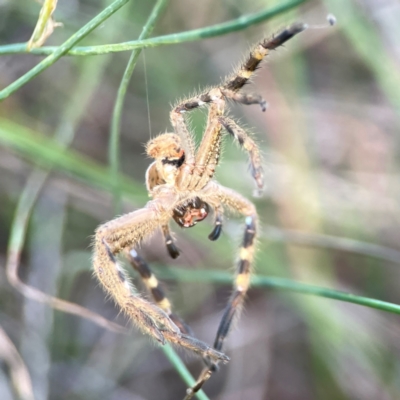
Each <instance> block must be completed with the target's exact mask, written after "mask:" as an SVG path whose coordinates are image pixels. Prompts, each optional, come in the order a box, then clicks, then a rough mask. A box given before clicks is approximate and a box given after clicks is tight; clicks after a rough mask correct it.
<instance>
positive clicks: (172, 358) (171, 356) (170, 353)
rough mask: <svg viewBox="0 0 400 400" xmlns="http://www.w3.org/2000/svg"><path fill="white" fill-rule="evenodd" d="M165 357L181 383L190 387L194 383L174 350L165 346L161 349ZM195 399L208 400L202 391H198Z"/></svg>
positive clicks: (167, 345)
mask: <svg viewBox="0 0 400 400" xmlns="http://www.w3.org/2000/svg"><path fill="white" fill-rule="evenodd" d="M162 349H163V352H164V354H165V356H166V357H167V358H168V360H169V362H170V363H171V364H172V365H173V366H174V367H175V369H176V371H177V372H178V374H179V375H180V377H181V378H182V379H183V381H184V382H185V383H186V384H187V385H188V387H192V386H193V385H194V384H195V383H196V381H195V380H194V378H193V376H192V375H191V374H190V372H189V370H188V369H187V368H186V365H185V364H184V363H183V361H182V360H181V358H180V357H179V356H178V354H176V352H175V350H174V349H173V348H172V347H171V346H170V345H169V344H166V345H164V346H163V347H162ZM196 397H197V398H198V399H199V400H210V399H209V398H208V396H206V394H205V393H204V392H203V390H199V391H198V392H197V393H196Z"/></svg>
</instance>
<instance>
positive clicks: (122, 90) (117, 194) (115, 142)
mask: <svg viewBox="0 0 400 400" xmlns="http://www.w3.org/2000/svg"><path fill="white" fill-rule="evenodd" d="M167 3H168V1H167V0H158V1H157V3H156V4H155V6H154V8H153V11H152V12H151V14H150V16H149V19H148V20H147V22H146V24H145V26H144V27H143V30H142V33H141V34H140V36H139V40H142V39H145V38H147V37H148V36H149V35H150V34H151V32H152V31H153V29H154V25H155V23H156V21H157V19H158V18H159V17H160V15H161V13H162V12H163V10H164V8H165V6H166V5H167ZM141 51H142V49H135V50H133V51H132V54H131V56H130V58H129V61H128V64H127V66H126V69H125V72H124V76H123V77H122V80H121V83H120V85H119V88H118V93H117V98H116V100H115V104H114V110H113V115H112V120H111V133H110V141H109V147H108V160H109V163H110V172H111V177H112V179H113V180H114V182H115V183H116V186H115V188H114V212H115V214H120V213H121V191H120V190H119V189H118V180H119V174H118V171H119V138H120V126H121V114H122V108H123V105H124V100H125V95H126V91H127V89H128V85H129V82H130V79H131V76H132V73H133V70H134V68H135V66H136V62H137V59H138V57H139V54H140V53H141Z"/></svg>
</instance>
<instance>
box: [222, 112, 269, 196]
mask: <svg viewBox="0 0 400 400" xmlns="http://www.w3.org/2000/svg"><path fill="white" fill-rule="evenodd" d="M219 121H220V122H221V124H222V125H223V127H224V128H225V129H226V131H227V132H228V133H229V134H230V135H231V136H233V138H234V139H235V140H236V141H237V142H238V143H239V145H240V146H241V147H242V148H243V149H244V150H246V152H247V153H248V155H249V160H250V170H251V175H252V176H253V178H254V180H255V181H256V183H257V186H258V188H259V189H261V188H262V187H263V185H264V176H263V168H262V165H261V155H260V150H259V148H258V146H257V145H256V143H255V142H254V140H253V139H252V138H251V137H250V136H249V135H248V134H247V133H246V131H245V130H244V129H243V128H241V127H240V126H239V125H238V124H237V123H236V122H235V121H234V120H232V119H230V118H228V117H225V116H221V117H219Z"/></svg>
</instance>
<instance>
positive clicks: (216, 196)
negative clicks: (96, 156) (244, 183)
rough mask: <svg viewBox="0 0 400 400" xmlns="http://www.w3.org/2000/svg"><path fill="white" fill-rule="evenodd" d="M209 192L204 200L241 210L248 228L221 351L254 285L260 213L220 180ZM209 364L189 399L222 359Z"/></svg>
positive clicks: (219, 337) (220, 334) (218, 343)
mask: <svg viewBox="0 0 400 400" xmlns="http://www.w3.org/2000/svg"><path fill="white" fill-rule="evenodd" d="M205 192H207V193H213V194H212V195H211V196H210V197H209V195H207V194H206V195H205V196H204V197H203V199H204V201H207V202H208V203H210V204H211V205H213V204H216V205H218V204H223V205H225V206H226V207H228V208H229V209H231V210H233V211H236V212H239V213H240V214H242V215H244V216H245V217H246V218H245V231H244V235H243V242H242V246H241V248H240V251H239V260H238V263H237V271H236V277H235V280H234V285H233V292H232V294H231V297H230V299H229V301H228V304H227V306H226V308H225V310H224V312H223V316H222V319H221V322H220V324H219V327H218V330H217V334H216V338H215V341H214V349H216V350H218V351H221V349H222V347H223V344H224V341H225V339H226V337H227V336H228V334H229V332H230V330H231V329H232V326H233V325H234V321H235V320H236V319H237V318H238V317H239V315H240V311H241V309H242V308H243V303H244V300H245V297H246V294H247V291H248V288H249V285H250V277H251V273H252V263H253V258H254V251H255V240H256V233H257V232H256V231H257V213H256V209H255V206H254V205H253V204H252V203H251V202H250V201H248V200H247V199H246V198H244V197H243V196H241V195H240V194H239V193H236V192H235V191H233V190H231V189H229V188H225V187H223V186H221V185H219V184H217V183H216V182H210V185H209V186H207V188H206V190H205ZM207 364H208V365H207V366H206V367H205V368H204V369H203V371H202V372H201V374H200V376H199V378H198V380H197V382H196V384H195V385H194V386H193V387H192V388H190V389H188V391H187V396H186V397H185V400H189V399H191V398H192V397H193V396H194V394H195V393H196V392H197V391H199V390H200V389H201V387H202V386H203V385H204V383H205V382H206V381H207V380H208V379H209V378H210V377H211V375H212V373H213V372H214V371H216V370H217V367H218V362H217V363H216V362H214V361H213V360H209V362H208V363H207Z"/></svg>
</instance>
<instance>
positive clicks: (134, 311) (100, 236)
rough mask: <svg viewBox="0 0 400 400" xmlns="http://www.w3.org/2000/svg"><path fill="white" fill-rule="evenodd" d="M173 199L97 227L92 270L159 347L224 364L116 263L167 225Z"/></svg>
mask: <svg viewBox="0 0 400 400" xmlns="http://www.w3.org/2000/svg"><path fill="white" fill-rule="evenodd" d="M174 205H175V198H173V199H168V198H167V197H165V196H164V197H162V198H159V199H156V200H152V201H150V202H148V203H147V205H146V207H145V208H144V209H141V210H138V211H134V212H132V213H129V214H126V215H124V216H122V217H119V218H117V219H114V220H112V221H110V222H107V223H105V224H103V225H101V226H100V227H99V228H98V229H97V230H96V234H95V240H94V258H93V268H94V272H95V275H96V276H97V278H98V280H99V281H100V282H101V284H102V286H103V288H104V289H105V290H106V291H107V293H108V294H109V295H110V297H112V298H113V299H114V301H115V302H116V303H117V304H118V305H119V307H120V308H121V310H122V311H123V312H124V313H125V314H126V315H127V316H128V317H129V318H130V319H131V321H132V322H133V323H134V324H135V325H136V326H137V327H138V328H139V329H140V330H142V332H143V333H146V334H148V335H150V336H152V337H153V338H154V339H156V340H157V341H158V342H160V343H161V344H165V342H166V341H167V342H170V343H172V344H176V345H178V346H182V347H184V348H186V349H188V350H190V351H192V352H194V353H196V354H198V355H200V356H201V357H203V358H207V357H210V358H211V359H213V360H214V361H215V362H218V361H222V362H227V361H228V360H229V358H228V357H227V356H225V355H224V354H222V353H220V352H218V351H216V350H214V349H212V348H211V347H209V346H208V345H206V344H205V343H203V342H201V341H199V340H198V339H196V338H192V337H191V336H189V335H186V334H184V333H182V332H180V329H179V327H178V326H177V325H176V324H175V323H174V322H173V321H172V320H171V319H170V318H169V317H168V315H167V313H166V312H165V311H164V310H162V309H161V308H159V307H157V306H156V305H154V304H151V303H150V302H148V301H146V300H145V299H143V298H142V297H140V296H139V295H138V294H137V293H136V292H135V289H134V287H133V285H132V284H131V282H130V281H129V278H128V276H127V275H126V273H125V271H124V270H123V269H122V267H121V266H120V265H119V264H118V261H117V259H116V258H115V256H116V255H117V254H118V253H120V252H121V251H123V250H125V249H128V248H131V247H134V246H135V245H137V244H138V243H140V242H141V241H142V240H143V239H144V238H145V237H146V236H148V235H150V234H151V233H152V232H154V230H155V229H156V228H157V227H158V226H162V225H164V224H166V223H167V222H168V219H169V218H170V216H171V210H172V209H173V207H174Z"/></svg>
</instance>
